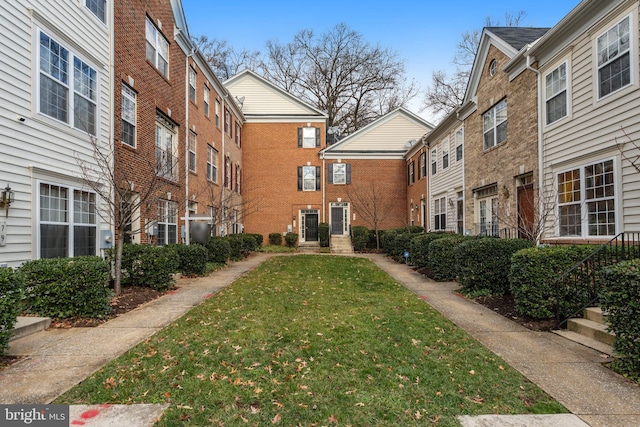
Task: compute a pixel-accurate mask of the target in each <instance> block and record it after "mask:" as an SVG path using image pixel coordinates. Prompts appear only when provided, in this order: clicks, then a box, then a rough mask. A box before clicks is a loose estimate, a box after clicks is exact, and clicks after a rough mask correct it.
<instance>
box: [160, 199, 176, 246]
mask: <svg viewBox="0 0 640 427" xmlns="http://www.w3.org/2000/svg"><path fill="white" fill-rule="evenodd" d="M172 243H178V204H177V203H176V202H170V201H168V200H160V201H159V202H158V240H157V244H158V246H160V245H169V244H172Z"/></svg>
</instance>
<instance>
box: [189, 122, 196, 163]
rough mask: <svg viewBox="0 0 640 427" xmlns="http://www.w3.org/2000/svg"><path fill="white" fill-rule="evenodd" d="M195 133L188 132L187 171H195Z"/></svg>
mask: <svg viewBox="0 0 640 427" xmlns="http://www.w3.org/2000/svg"><path fill="white" fill-rule="evenodd" d="M196 145H197V144H196V133H195V132H194V131H192V130H190V131H189V171H190V172H195V171H196Z"/></svg>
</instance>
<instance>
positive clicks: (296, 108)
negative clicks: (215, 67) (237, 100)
mask: <svg viewBox="0 0 640 427" xmlns="http://www.w3.org/2000/svg"><path fill="white" fill-rule="evenodd" d="M225 86H226V87H227V88H228V89H229V91H230V92H231V93H232V94H233V95H234V96H237V97H241V96H244V97H245V101H244V104H243V107H242V112H243V113H244V114H245V115H248V116H250V115H252V114H269V115H282V114H284V115H289V114H296V115H302V114H306V115H308V114H315V113H316V112H315V111H313V110H311V109H310V108H306V107H305V106H304V105H303V104H301V103H297V102H295V101H293V99H292V98H291V97H289V96H287V95H285V94H282V93H280V92H278V91H277V90H274V89H272V88H270V87H268V86H267V85H265V84H264V82H261V81H259V80H257V79H255V78H254V77H252V76H251V75H245V76H243V77H242V78H238V79H237V80H232V81H231V82H228V83H226V84H225Z"/></svg>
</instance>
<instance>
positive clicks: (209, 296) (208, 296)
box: [204, 294, 213, 298]
mask: <svg viewBox="0 0 640 427" xmlns="http://www.w3.org/2000/svg"><path fill="white" fill-rule="evenodd" d="M212 296H213V294H207V295H205V296H204V297H205V298H211V297H212Z"/></svg>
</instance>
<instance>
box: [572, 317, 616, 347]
mask: <svg viewBox="0 0 640 427" xmlns="http://www.w3.org/2000/svg"><path fill="white" fill-rule="evenodd" d="M567 329H568V330H569V331H572V332H576V333H579V334H581V335H584V336H586V337H589V338H592V339H595V340H597V341H600V342H603V343H605V344H607V345H613V341H614V340H615V336H614V335H613V334H611V333H609V332H608V331H607V325H605V324H602V323H598V322H594V321H593V320H589V319H581V318H574V319H569V321H567Z"/></svg>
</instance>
